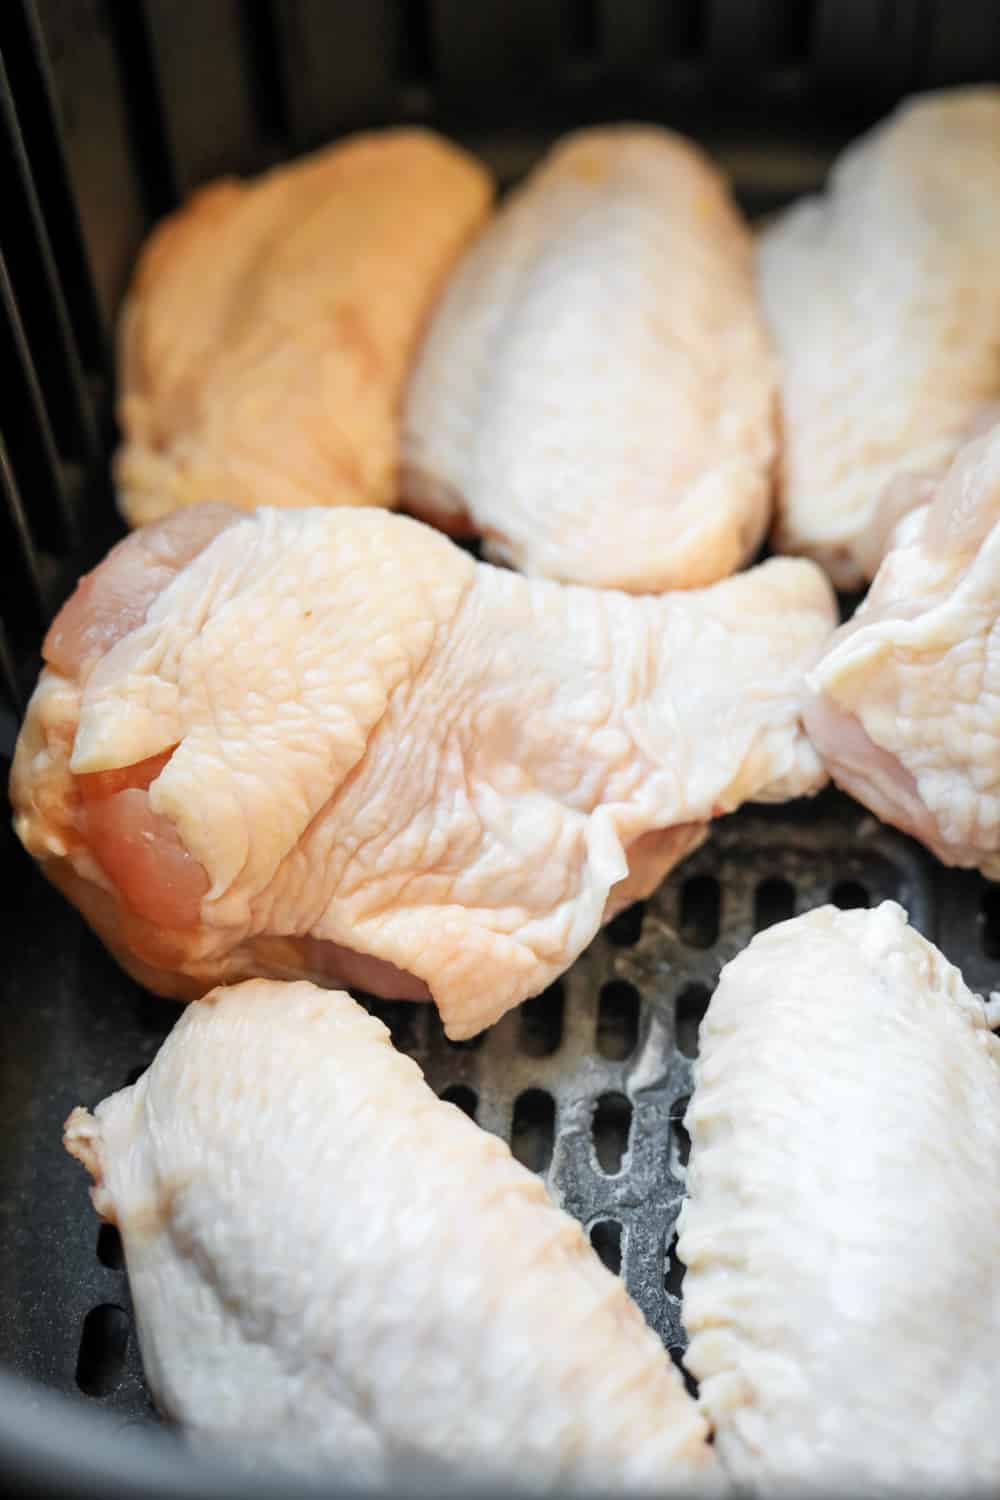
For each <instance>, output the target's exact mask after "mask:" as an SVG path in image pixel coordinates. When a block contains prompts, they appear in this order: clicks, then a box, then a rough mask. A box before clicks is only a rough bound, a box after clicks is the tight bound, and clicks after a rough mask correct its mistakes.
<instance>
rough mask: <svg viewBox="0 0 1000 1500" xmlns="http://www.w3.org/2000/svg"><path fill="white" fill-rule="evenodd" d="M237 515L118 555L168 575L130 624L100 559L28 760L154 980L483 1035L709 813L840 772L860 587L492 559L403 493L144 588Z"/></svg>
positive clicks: (119, 947)
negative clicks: (348, 997)
mask: <svg viewBox="0 0 1000 1500" xmlns="http://www.w3.org/2000/svg"><path fill="white" fill-rule="evenodd" d="M214 516H215V520H214V521H212V523H211V525H209V524H208V523H207V522H206V520H205V518H204V517H199V516H198V513H196V512H184V513H180V514H178V515H176V516H174V517H172V518H170V520H168V521H164V522H161V523H160V526H161V528H163V534H161V536H160V539H159V542H158V544H157V547H156V548H155V549H154V548H152V547H151V545H150V543H149V542H148V541H144V539H143V536H142V534H136V535H135V536H134V537H131V538H129V539H128V540H127V541H126V542H125V543H123V544H122V546H121V548H120V550H119V551H118V552H117V553H116V554H114V555H113V556H112V558H111V559H110V560H109V562H108V563H107V564H106V565H105V566H106V567H108V568H109V569H110V570H111V574H110V576H111V577H112V579H113V581H114V589H113V592H112V598H111V602H110V614H111V616H112V618H113V617H114V615H115V612H116V611H119V610H121V609H122V600H121V579H122V576H123V574H124V573H126V572H127V564H128V562H129V560H130V559H133V560H134V562H135V574H134V579H133V584H134V588H135V590H136V593H137V595H138V596H140V597H141V598H143V603H142V604H139V603H137V602H135V601H133V602H132V603H131V604H130V605H129V606H128V607H127V608H125V609H124V612H123V614H122V615H121V618H123V619H125V620H126V621H127V624H126V626H125V630H124V631H122V632H121V638H120V639H118V640H117V641H115V642H114V644H111V635H112V634H113V629H112V626H111V625H109V623H108V613H109V611H108V601H107V599H106V597H105V594H104V591H103V587H102V579H103V576H104V575H103V572H102V571H101V570H98V572H97V574H95V575H94V576H93V577H92V578H91V579H89V580H87V581H85V583H84V585H83V588H84V590H85V591H86V598H85V601H84V604H83V605H82V606H81V605H80V603H79V597H78V598H77V600H76V601H72V600H71V601H70V603H69V605H67V606H66V611H64V614H63V616H61V617H60V618H59V619H57V621H56V624H55V625H54V627H53V629H52V631H51V632H50V635H49V638H48V640H47V642H46V656H47V660H48V663H49V665H48V667H47V668H46V670H45V671H44V672H43V674H42V678H41V680H40V682H39V685H38V688H37V690H36V692H35V695H34V698H33V700H32V704H31V706H30V709H29V712H28V715H27V719H26V722H25V725H24V728H23V730H22V733H21V737H20V741H19V744H18V748H17V753H16V757H15V764H14V769H13V773H12V781H11V789H12V798H13V802H14V805H15V809H16V814H17V817H16V824H17V829H18V832H19V834H20V836H21V838H22V840H23V841H24V843H25V845H26V846H27V848H28V849H29V850H30V851H31V852H32V853H33V854H34V855H35V856H36V857H37V858H39V859H41V860H43V861H44V863H45V868H46V870H47V872H48V873H49V874H50V875H51V877H52V878H53V879H54V880H55V881H56V882H57V883H58V884H59V885H60V886H61V887H62V888H63V889H64V890H65V891H66V892H67V894H68V895H69V896H70V898H71V899H72V900H74V901H75V902H76V903H77V904H78V905H79V906H80V907H81V909H82V910H83V912H84V914H85V915H86V917H87V918H88V920H89V921H90V922H91V923H92V924H93V925H94V926H95V927H96V928H97V930H98V931H99V932H100V933H101V935H102V937H103V938H104V939H105V941H106V942H108V944H109V946H110V947H111V948H112V949H113V950H114V951H115V953H116V954H117V955H118V957H119V958H120V959H121V961H122V962H123V963H124V964H125V966H126V967H127V968H128V969H129V970H130V971H131V972H132V973H133V974H135V975H136V976H137V977H138V978H140V979H141V980H142V982H144V983H146V984H147V985H149V986H150V987H151V988H153V989H157V990H160V991H162V992H165V993H168V994H175V995H180V996H184V997H191V996H194V995H197V994H200V993H203V992H204V991H205V990H206V989H208V988H209V987H210V986H211V985H212V984H215V983H218V982H220V981H223V980H233V979H239V978H249V977H254V976H255V975H259V974H265V975H269V976H271V977H275V978H289V977H295V978H320V979H321V980H323V981H325V982H330V983H341V984H344V983H348V984H355V985H363V986H364V987H365V988H368V989H370V990H373V991H375V992H377V993H380V994H383V995H387V996H389V997H392V996H401V997H408V998H417V997H420V996H426V995H427V993H428V992H430V993H431V994H432V995H433V998H434V999H435V1001H436V1002H437V1004H438V1006H439V1008H440V1010H441V1013H442V1016H443V1018H444V1022H445V1026H446V1028H447V1030H448V1032H449V1034H450V1035H451V1036H453V1037H465V1036H469V1035H471V1034H473V1033H475V1032H477V1031H479V1030H480V1029H481V1028H482V1027H484V1026H486V1025H488V1024H490V1023H491V1022H492V1021H494V1020H496V1019H497V1017H499V1016H500V1015H501V1014H503V1012H504V1011H505V1010H507V1009H508V1008H509V1007H511V1006H513V1005H516V1004H518V1003H519V1002H520V1001H522V1000H523V999H525V998H526V997H527V996H529V995H532V994H535V993H538V992H540V991H541V990H543V989H544V988H545V986H546V985H547V984H549V983H550V982H551V981H552V980H553V979H554V978H555V977H556V976H557V975H558V974H559V973H561V972H562V970H563V969H565V968H566V966H567V965H568V964H570V963H571V962H572V961H573V959H574V958H575V957H576V956H577V955H578V954H579V953H580V952H581V951H582V949H583V948H584V947H585V946H586V944H587V943H588V942H589V941H590V940H591V938H592V937H593V936H594V934H595V933H596V932H597V930H598V928H599V927H600V924H601V922H602V921H603V920H605V919H606V918H607V917H608V916H610V915H612V914H613V913H614V911H615V910H617V909H618V908H619V907H620V906H621V905H623V904H625V903H627V902H628V901H631V900H635V899H636V898H638V897H640V896H642V895H645V894H648V893H649V891H650V890H652V889H653V887H654V886H655V885H656V884H657V883H658V882H659V881H660V880H661V879H662V877H663V875H664V873H665V872H666V871H667V870H668V869H669V868H670V867H671V866H672V865H673V864H674V863H675V862H676V861H677V860H678V859H679V858H680V857H681V856H682V855H683V854H684V853H685V852H687V851H688V850H689V849H691V848H693V847H694V846H695V845H696V844H697V843H699V842H700V840H701V839H702V838H703V836H704V832H705V828H706V825H707V822H708V820H709V819H710V818H712V817H714V816H716V815H718V814H719V813H722V812H727V811H730V810H731V809H733V808H734V807H736V806H737V805H738V804H739V803H741V802H742V801H744V800H745V799H747V798H754V799H757V800H761V799H765V800H780V799H783V798H786V797H791V796H797V795H801V794H803V793H806V792H809V791H812V790H814V789H815V788H816V787H817V786H818V785H819V784H820V782H821V780H822V774H821V771H820V767H819V763H818V760H817V758H816V756H815V753H814V751H813V750H812V748H811V746H810V745H809V743H808V740H807V739H806V737H805V735H804V733H803V731H802V729H801V726H800V722H799V715H800V710H801V706H802V695H803V692H804V678H803V674H804V671H805V669H806V668H807V667H808V666H810V665H811V664H812V662H813V661H814V660H815V659H816V657H817V656H818V654H819V652H820V650H821V649H822V646H823V644H824V642H825V641H826V639H827V638H828V636H829V633H830V631H831V629H832V626H833V621H834V612H833V611H834V605H833V599H832V595H831V592H830V589H829V586H828V584H827V583H826V580H825V578H824V577H823V575H822V573H821V572H820V571H819V570H818V569H817V568H815V567H814V565H813V564H811V563H806V562H799V561H791V560H788V559H779V560H776V561H773V562H770V563H766V564H764V565H763V566H762V567H760V568H758V569H755V570H754V571H752V572H749V573H745V574H742V575H740V576H739V577H737V578H733V579H730V580H727V581H726V582H725V583H723V584H718V585H716V586H715V587H714V588H711V589H706V590H704V591H702V592H697V593H690V594H680V595H674V596H666V597H663V598H644V599H636V598H631V597H629V596H628V595H625V594H620V593H615V592H610V591H600V590H588V589H582V588H567V587H564V586H562V585H560V584H556V583H552V582H548V581H546V580H528V579H524V578H521V577H519V576H517V575H515V574H513V573H509V572H506V571H503V570H499V569H496V568H492V567H489V566H487V565H485V564H477V563H475V562H473V560H472V558H471V557H469V556H468V555H467V554H466V553H464V552H462V551H461V550H460V549H459V548H457V547H455V546H454V545H453V544H452V543H451V542H449V541H448V540H447V539H446V538H445V537H442V536H441V535H439V534H438V533H436V532H434V531H432V530H430V529H429V528H428V527H425V526H422V525H421V524H420V523H419V522H416V521H412V520H409V519H407V518H405V517H401V516H393V515H390V514H389V513H387V512H384V511H377V510H355V509H348V508H341V509H336V510H319V509H316V510H302V511H290V510H271V509H262V510H260V511H258V512H257V513H256V514H255V515H254V516H253V517H247V516H236V515H233V516H231V517H230V524H229V525H226V526H225V527H224V529H222V530H219V531H218V533H217V534H216V535H215V536H214V539H213V540H211V541H210V542H209V543H208V545H207V546H205V548H204V550H203V551H202V552H200V553H199V554H198V555H197V556H196V557H194V558H192V559H190V560H189V561H187V562H186V565H185V566H183V567H182V568H181V570H180V571H179V572H177V573H175V574H174V576H173V577H172V580H171V581H170V582H168V583H167V584H166V586H165V587H164V586H163V578H164V572H163V568H164V564H163V563H162V562H159V561H158V562H157V564H156V568H155V569H154V582H153V586H152V587H151V588H149V589H148V590H147V564H148V558H149V555H150V553H151V551H156V552H157V553H158V555H159V554H163V555H166V554H168V553H169V554H170V555H171V556H175V555H182V554H183V553H184V552H185V550H186V549H185V547H184V545H183V540H182V538H183V533H184V531H185V529H186V528H187V527H188V526H189V525H191V524H193V523H194V522H197V523H198V525H199V527H200V528H201V531H202V532H205V531H206V530H211V527H212V525H215V524H218V525H222V523H223V521H224V520H225V515H224V513H222V514H221V515H220V512H218V511H216V512H215V513H214ZM168 536H169V537H171V538H173V540H172V541H171V542H169V544H168V541H167V539H166V538H167V537H168ZM130 549H131V550H130ZM67 612H68V614H69V625H70V627H72V628H69V627H67V625H66V618H67ZM141 613H144V614H145V619H144V623H142V624H138V625H137V624H136V623H135V619H136V615H137V614H141ZM84 615H86V616H87V617H88V618H93V619H96V620H97V621H98V624H97V625H96V626H94V628H93V630H90V631H88V629H87V628H85V624H84V621H83V618H82V616H84ZM126 632H127V633H126ZM95 638H99V639H100V641H101V642H102V644H103V646H104V649H105V653H106V654H104V655H103V656H101V657H100V658H99V659H98V660H96V663H95V662H94V660H93V655H92V654H91V655H89V656H88V655H87V654H86V653H85V652H84V653H81V650H80V649H79V646H78V643H79V641H80V640H81V639H83V640H85V641H87V642H90V641H92V640H93V639H95ZM345 950H349V951H348V952H347V953H346V960H345ZM345 961H347V962H349V963H350V964H351V965H352V967H351V971H350V972H349V973H347V972H345V970H344V967H343V964H344V962H345ZM359 964H360V966H361V967H360V970H359V967H358V966H359Z"/></svg>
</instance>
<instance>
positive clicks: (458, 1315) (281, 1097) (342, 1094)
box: [65, 980, 719, 1494]
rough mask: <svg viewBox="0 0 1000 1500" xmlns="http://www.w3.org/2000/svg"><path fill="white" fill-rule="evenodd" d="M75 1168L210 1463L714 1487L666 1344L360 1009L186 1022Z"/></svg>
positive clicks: (275, 1003)
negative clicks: (461, 1469) (429, 1467)
mask: <svg viewBox="0 0 1000 1500" xmlns="http://www.w3.org/2000/svg"><path fill="white" fill-rule="evenodd" d="M65 1140H66V1146H67V1148H68V1150H69V1151H70V1152H71V1153H72V1154H73V1155H74V1156H75V1157H77V1158H79V1160H81V1161H82V1162H83V1163H84V1164H85V1166H86V1167H87V1168H88V1170H89V1171H90V1172H91V1174H92V1176H93V1178H94V1183H95V1186H94V1188H93V1189H92V1196H93V1200H94V1206H95V1207H96V1209H97V1211H98V1213H99V1214H100V1215H101V1216H102V1218H104V1219H107V1220H109V1221H111V1222H112V1223H114V1224H117V1226H118V1228H119V1230H120V1232H121V1236H122V1241H123V1244H124V1249H125V1257H126V1262H127V1265H128V1273H129V1283H130V1287H131V1292H132V1299H133V1303H134V1306H135V1311H136V1318H137V1322H138V1328H139V1338H140V1344H141V1347H142V1355H143V1362H144V1365H145V1369H146V1376H147V1379H148V1381H149V1385H150V1389H151V1390H152V1392H153V1394H154V1396H155V1398H156V1400H157V1402H158V1404H159V1406H160V1407H161V1409H162V1410H163V1411H164V1412H165V1413H166V1414H167V1415H168V1416H170V1417H172V1418H173V1419H174V1420H176V1421H179V1422H180V1423H181V1424H182V1425H183V1427H184V1428H185V1429H186V1430H187V1433H188V1435H189V1437H191V1438H193V1439H194V1440H196V1441H200V1443H201V1444H208V1443H211V1444H213V1445H214V1446H216V1447H217V1448H218V1447H220V1446H221V1447H224V1448H229V1449H232V1450H233V1451H235V1452H236V1453H238V1454H240V1455H241V1456H242V1457H243V1458H244V1459H249V1460H250V1461H251V1462H254V1461H256V1462H257V1463H259V1464H262V1465H269V1466H279V1467H283V1468H290V1469H293V1470H298V1471H300V1472H301V1471H304V1472H306V1473H311V1474H312V1475H314V1476H315V1477H316V1478H317V1479H320V1478H326V1479H327V1480H329V1479H330V1478H332V1477H334V1476H336V1478H337V1479H339V1480H343V1479H344V1478H345V1476H350V1477H351V1478H362V1477H364V1478H367V1479H379V1480H382V1481H385V1480H386V1479H387V1478H389V1477H390V1476H391V1475H392V1474H394V1473H395V1474H396V1476H397V1477H399V1478H401V1479H402V1480H403V1482H404V1484H406V1483H408V1482H409V1481H410V1480H412V1465H413V1463H414V1460H416V1459H427V1460H433V1461H435V1462H437V1463H441V1464H447V1465H457V1466H468V1467H469V1468H470V1470H473V1471H474V1472H475V1474H476V1477H477V1482H484V1481H488V1480H489V1479H493V1478H495V1479H498V1480H499V1479H501V1478H502V1479H504V1480H506V1481H507V1482H510V1481H511V1480H512V1479H515V1478H516V1479H518V1480H520V1481H521V1483H529V1482H530V1483H531V1484H532V1485H538V1486H541V1487H543V1488H544V1489H546V1490H547V1489H549V1488H551V1487H554V1486H558V1485H560V1484H562V1485H566V1484H567V1483H570V1482H574V1483H576V1484H578V1485H579V1484H582V1483H584V1482H587V1481H589V1482H590V1483H591V1484H594V1485H601V1484H607V1485H608V1486H609V1488H610V1489H611V1490H613V1491H615V1492H618V1491H620V1490H621V1489H622V1488H625V1489H627V1490H629V1491H635V1490H638V1491H640V1492H644V1493H646V1492H648V1493H649V1494H658V1493H660V1492H661V1491H662V1490H663V1489H665V1488H666V1489H673V1488H675V1487H683V1488H686V1489H691V1488H692V1487H694V1486H696V1485H698V1484H699V1483H705V1484H709V1485H712V1487H713V1488H716V1489H717V1488H719V1485H718V1481H717V1474H718V1470H717V1466H716V1464H715V1460H714V1457H713V1454H712V1450H711V1448H710V1447H709V1446H708V1443H707V1441H706V1439H707V1435H708V1429H707V1424H706V1422H705V1420H704V1418H703V1417H702V1416H701V1415H700V1413H699V1411H698V1408H697V1406H696V1404H695V1402H694V1401H693V1400H692V1399H691V1397H690V1396H688V1394H687V1392H686V1391H685V1390H684V1387H683V1385H682V1384H681V1381H680V1378H679V1376H678V1374H677V1372H676V1370H675V1369H674V1367H673V1365H672V1363H671V1360H670V1358H669V1356H668V1355H667V1353H666V1351H665V1349H664V1347H663V1345H662V1343H661V1342H660V1340H659V1339H658V1338H657V1337H656V1335H655V1334H654V1333H653V1332H652V1330H651V1329H650V1328H648V1327H647V1325H646V1324H645V1323H644V1321H643V1318H642V1315H641V1313H640V1312H639V1310H638V1308H637V1307H636V1306H635V1305H634V1303H633V1302H631V1300H630V1299H629V1297H628V1294H627V1293H626V1291H625V1288H624V1286H623V1285H622V1283H621V1281H620V1279H619V1278H618V1277H617V1276H614V1275H612V1274H611V1273H610V1272H609V1271H607V1270H606V1269H605V1268H604V1267H603V1266H602V1265H601V1264H600V1262H599V1260H598V1258H597V1256H596V1254H595V1252H594V1251H593V1249H592V1248H591V1246H590V1244H589V1243H588V1241H587V1238H586V1236H585V1235H584V1233H583V1231H582V1229H581V1228H580V1226H579V1224H577V1223H575V1222H574V1221H573V1220H572V1219H570V1218H569V1217H568V1216H567V1215H566V1214H565V1213H563V1212H561V1211H560V1210H559V1209H557V1208H556V1207H555V1205H554V1204H553V1203H552V1202H551V1200H550V1199H549V1198H548V1196H547V1194H546V1191H545V1187H544V1185H543V1183H542V1181H541V1180H540V1178H539V1177H538V1176H536V1174H535V1173H533V1172H530V1171H528V1170H527V1169H526V1168H525V1167H523V1166H521V1165H520V1164H519V1163H518V1162H516V1161H515V1160H514V1159H513V1157H512V1156H511V1153H510V1150H509V1148H508V1147H507V1145H506V1144H505V1143H504V1142H503V1141H501V1140H499V1139H498V1138H497V1137H496V1136H493V1135H490V1134H487V1132H485V1131H483V1130H481V1129H480V1128H479V1127H478V1126H477V1125H475V1124H474V1123H473V1122H472V1121H471V1120H470V1119H468V1118H467V1117H466V1116H465V1115H464V1114H463V1113H462V1112H461V1110H459V1109H457V1108H456V1107H455V1106H454V1105H452V1104H446V1103H444V1102H442V1101H441V1100H439V1099H438V1098H436V1097H435V1095H434V1094H433V1092H432V1091H431V1089H430V1088H429V1087H428V1086H427V1084H426V1083H425V1082H424V1079H423V1077H422V1075H421V1073H420V1069H419V1068H418V1067H417V1065H416V1063H414V1062H413V1060H412V1059H411V1058H408V1057H404V1056H402V1055H401V1054H400V1053H398V1052H396V1051H395V1050H394V1049H393V1047H392V1045H391V1043H390V1041H389V1035H388V1032H387V1031H386V1029H385V1027H384V1026H383V1025H382V1024H381V1022H379V1021H377V1020H375V1019H374V1018H373V1017H372V1016H369V1015H368V1014H366V1012H365V1011H363V1010H362V1009H361V1007H360V1006H359V1005H358V1004H357V1003H356V1002H355V1001H353V1000H352V999H351V998H350V997H349V996H348V995H345V994H337V993H331V992H330V991H321V990H318V989H316V988H315V987H314V986H312V985H310V984H302V983H299V984H276V983H273V982H269V981H262V980H257V981H250V982H248V983H245V984H241V985H238V986H236V987H234V988H231V989H228V990H217V991H215V992H213V993H212V994H211V995H209V996H208V997H206V999H205V1000H203V1001H201V1002H199V1003H197V1004H195V1005H191V1006H189V1007H188V1009H187V1010H186V1011H185V1012H184V1014H183V1016H182V1018H181V1020H180V1021H179V1022H178V1023H177V1026H176V1027H175V1029H174V1031H173V1033H172V1034H171V1035H170V1036H169V1037H168V1039H167V1041H166V1042H165V1043H164V1045H163V1047H162V1048H161V1050H160V1053H159V1055H158V1056H157V1057H156V1059H155V1060H154V1062H153V1063H152V1065H151V1067H150V1068H149V1070H148V1071H147V1072H146V1073H145V1074H144V1075H143V1077H142V1078H140V1079H139V1081H138V1083H136V1084H134V1085H133V1086H132V1087H131V1088H128V1089H124V1090H123V1091H122V1092H120V1093H117V1094H114V1095H113V1096H112V1097H111V1098H109V1099H106V1100H105V1101H104V1102H103V1104H100V1105H98V1107H97V1109H96V1110H95V1111H94V1113H93V1114H92V1115H91V1114H89V1113H87V1112H86V1111H85V1110H83V1109H76V1110H74V1111H73V1113H72V1115H71V1116H70V1118H69V1120H68V1121H67V1123H66V1136H65Z"/></svg>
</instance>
